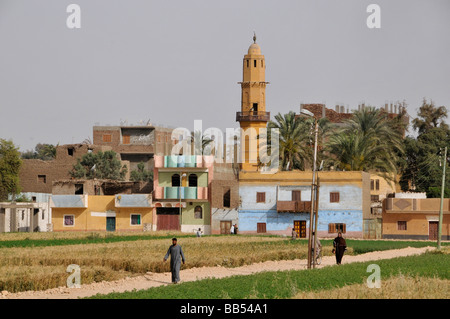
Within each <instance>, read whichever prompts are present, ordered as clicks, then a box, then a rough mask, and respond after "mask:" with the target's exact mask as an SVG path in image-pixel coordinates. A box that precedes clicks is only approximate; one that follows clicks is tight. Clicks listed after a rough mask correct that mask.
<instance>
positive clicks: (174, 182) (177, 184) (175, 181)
mask: <svg viewBox="0 0 450 319" xmlns="http://www.w3.org/2000/svg"><path fill="white" fill-rule="evenodd" d="M180 186H181V180H180V175H179V174H173V175H172V187H180Z"/></svg>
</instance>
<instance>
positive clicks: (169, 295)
mask: <svg viewBox="0 0 450 319" xmlns="http://www.w3.org/2000/svg"><path fill="white" fill-rule="evenodd" d="M371 263H374V262H365V263H351V264H344V265H341V266H329V267H324V268H321V269H312V270H300V271H284V272H266V273H259V274H255V275H249V276H234V277H230V278H224V279H206V280H201V281H196V282H186V283H182V284H180V285H169V286H161V287H156V288H151V289H148V290H142V291H135V292H125V293H112V294H108V295H96V296H94V297H91V298H93V299H97V298H98V299H102V298H105V299H116V298H117V299H185V298H187V296H189V298H190V299H224V298H225V299H226V298H231V299H246V298H250V299H258V298H264V299H274V298H275V299H276V298H283V299H286V298H336V297H337V296H339V297H340V298H389V299H390V298H402V297H403V298H421V297H420V296H426V297H427V298H449V297H450V295H449V287H450V270H449V267H448V265H449V264H450V254H449V250H448V249H447V250H446V252H432V253H426V254H423V255H419V256H411V257H399V258H394V259H390V260H379V261H376V264H377V265H379V266H380V268H381V279H382V282H383V285H382V288H381V289H376V288H368V287H367V285H366V284H365V282H366V280H367V277H368V276H369V273H367V272H366V270H367V266H368V265H369V264H371ZM419 290H421V291H419Z"/></svg>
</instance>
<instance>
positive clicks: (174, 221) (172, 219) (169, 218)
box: [156, 207, 180, 230]
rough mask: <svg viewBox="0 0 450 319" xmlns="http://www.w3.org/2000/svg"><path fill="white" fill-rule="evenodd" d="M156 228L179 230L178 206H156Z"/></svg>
mask: <svg viewBox="0 0 450 319" xmlns="http://www.w3.org/2000/svg"><path fill="white" fill-rule="evenodd" d="M156 229H157V230H180V208H179V207H157V208H156Z"/></svg>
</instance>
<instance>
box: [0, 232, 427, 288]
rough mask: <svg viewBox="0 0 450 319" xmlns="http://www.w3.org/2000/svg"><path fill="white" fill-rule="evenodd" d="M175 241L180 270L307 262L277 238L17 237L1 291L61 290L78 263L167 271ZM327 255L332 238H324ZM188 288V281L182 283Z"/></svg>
mask: <svg viewBox="0 0 450 319" xmlns="http://www.w3.org/2000/svg"><path fill="white" fill-rule="evenodd" d="M173 236H176V237H177V238H179V244H180V245H181V246H182V247H183V250H184V253H185V255H186V259H187V261H186V264H185V265H183V266H182V269H187V268H193V267H203V266H217V265H220V266H224V267H237V266H242V265H247V264H252V263H256V262H263V261H268V260H293V259H306V258H307V244H308V241H307V240H295V241H292V240H290V239H288V238H283V237H277V236H243V235H237V236H236V235H234V236H232V235H228V236H205V237H201V238H196V237H194V236H192V235H186V234H181V233H165V232H156V233H151V234H149V233H132V234H127V233H125V234H122V233H114V234H109V233H32V234H28V233H15V234H9V233H7V234H1V235H0V291H3V290H7V291H9V292H20V291H27V290H46V289H50V288H55V287H59V286H65V285H66V280H67V277H68V275H69V274H68V273H67V272H66V269H67V266H69V265H70V264H76V265H79V266H80V268H81V282H82V283H83V284H89V283H92V282H100V281H112V280H118V279H122V278H125V277H133V276H138V275H143V274H145V273H146V272H155V273H159V272H168V271H169V263H163V262H162V258H163V256H164V255H165V253H166V252H167V249H168V247H169V246H170V244H171V240H170V239H171V238H172V237H173ZM322 245H323V253H324V255H325V256H326V255H331V254H332V253H331V250H332V244H331V240H322ZM347 245H348V251H347V252H346V254H349V255H351V254H361V253H364V252H368V251H374V250H386V249H393V248H404V247H408V246H411V247H425V246H428V245H430V243H429V242H413V241H411V242H409V241H367V240H351V239H349V240H347ZM186 284H187V283H186Z"/></svg>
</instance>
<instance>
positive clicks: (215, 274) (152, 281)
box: [0, 247, 435, 299]
mask: <svg viewBox="0 0 450 319" xmlns="http://www.w3.org/2000/svg"><path fill="white" fill-rule="evenodd" d="M433 249H435V248H433V247H423V248H412V247H408V248H403V249H394V250H387V251H378V252H371V253H366V254H361V255H357V256H350V255H349V256H345V255H344V258H343V259H342V263H343V264H346V263H351V262H365V261H371V260H379V259H390V258H395V257H403V256H410V255H417V254H422V253H424V252H426V251H427V250H433ZM335 262H336V260H335V258H334V256H327V257H323V260H322V263H321V265H320V266H318V268H322V267H324V266H330V265H334V264H335ZM306 266H307V261H306V260H304V259H296V260H286V261H266V262H262V263H256V264H252V265H246V266H241V267H236V268H225V267H202V268H191V269H185V270H181V272H180V277H181V282H186V281H195V280H200V279H205V278H224V277H230V276H234V275H250V274H254V273H258V272H263V271H283V270H302V269H306ZM170 280H171V275H170V273H147V274H146V275H144V276H137V277H131V278H125V279H121V280H117V281H111V282H98V283H92V284H88V285H82V286H81V288H66V287H60V288H54V289H49V290H45V291H27V292H19V293H6V292H2V293H1V294H0V299H72V298H82V297H88V296H92V295H95V294H98V293H100V294H108V293H111V292H124V291H132V290H133V289H136V290H141V289H148V288H151V287H157V286H162V285H168V284H170Z"/></svg>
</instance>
